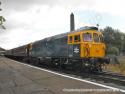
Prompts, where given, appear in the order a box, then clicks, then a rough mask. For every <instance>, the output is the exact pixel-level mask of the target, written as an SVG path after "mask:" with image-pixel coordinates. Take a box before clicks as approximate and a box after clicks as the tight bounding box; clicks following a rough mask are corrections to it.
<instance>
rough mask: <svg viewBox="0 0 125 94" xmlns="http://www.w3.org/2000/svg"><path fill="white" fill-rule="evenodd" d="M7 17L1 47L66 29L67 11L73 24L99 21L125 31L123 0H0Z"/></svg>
mask: <svg viewBox="0 0 125 94" xmlns="http://www.w3.org/2000/svg"><path fill="white" fill-rule="evenodd" d="M1 2H2V5H1V8H2V9H3V11H2V12H1V13H0V14H1V15H3V16H4V17H5V18H6V23H5V27H6V28H7V29H6V30H2V29H0V30H1V33H0V47H3V48H5V49H11V48H14V47H18V46H21V45H24V44H27V43H29V42H33V41H36V40H40V39H43V38H45V37H49V36H52V35H56V34H60V33H64V32H68V31H69V15H70V13H71V12H73V13H74V14H75V24H76V25H75V28H79V27H82V26H85V25H96V24H97V23H99V24H100V27H101V28H104V27H105V26H112V27H113V28H116V29H117V28H118V29H120V30H121V31H122V32H125V30H124V29H125V11H124V9H125V5H124V4H125V0H1Z"/></svg>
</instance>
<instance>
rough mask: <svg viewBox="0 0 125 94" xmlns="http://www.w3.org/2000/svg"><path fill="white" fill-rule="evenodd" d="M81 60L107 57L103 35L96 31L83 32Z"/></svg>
mask: <svg viewBox="0 0 125 94" xmlns="http://www.w3.org/2000/svg"><path fill="white" fill-rule="evenodd" d="M81 32H82V33H81V34H82V40H81V53H80V57H81V58H87V57H90V58H103V57H104V56H105V44H104V43H103V35H102V33H101V32H99V31H96V30H86V31H81Z"/></svg>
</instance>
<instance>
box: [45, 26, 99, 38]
mask: <svg viewBox="0 0 125 94" xmlns="http://www.w3.org/2000/svg"><path fill="white" fill-rule="evenodd" d="M83 30H98V28H97V27H94V26H91V27H88V26H85V27H81V28H79V29H77V30H75V31H72V32H66V33H63V34H58V35H55V36H51V37H48V38H46V39H47V40H50V39H58V38H62V37H65V36H67V34H70V33H74V32H79V31H83Z"/></svg>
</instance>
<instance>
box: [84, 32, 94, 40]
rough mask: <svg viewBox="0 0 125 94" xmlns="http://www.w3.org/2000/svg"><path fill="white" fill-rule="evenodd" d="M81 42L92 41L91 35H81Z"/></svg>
mask: <svg viewBox="0 0 125 94" xmlns="http://www.w3.org/2000/svg"><path fill="white" fill-rule="evenodd" d="M83 41H92V35H91V33H83Z"/></svg>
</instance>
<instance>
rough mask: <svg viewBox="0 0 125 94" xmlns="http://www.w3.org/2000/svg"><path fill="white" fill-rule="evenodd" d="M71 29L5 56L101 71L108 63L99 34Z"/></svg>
mask: <svg viewBox="0 0 125 94" xmlns="http://www.w3.org/2000/svg"><path fill="white" fill-rule="evenodd" d="M73 23H74V22H73ZM72 28H73V26H72V25H71V31H72V32H67V33H64V34H59V35H55V36H52V37H48V38H45V39H42V40H39V41H36V42H33V43H30V44H27V45H24V46H21V47H17V48H14V49H11V50H8V51H6V52H5V56H7V57H10V58H16V59H22V60H24V61H28V62H29V63H41V64H46V65H48V66H56V67H60V68H72V69H76V70H78V69H80V70H85V71H86V70H87V71H88V70H89V71H101V70H102V65H104V64H106V63H109V58H106V57H105V50H106V46H105V43H104V42H103V34H102V33H101V32H100V31H99V30H98V28H97V27H92V26H91V27H88V26H86V27H82V28H80V29H77V30H72Z"/></svg>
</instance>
